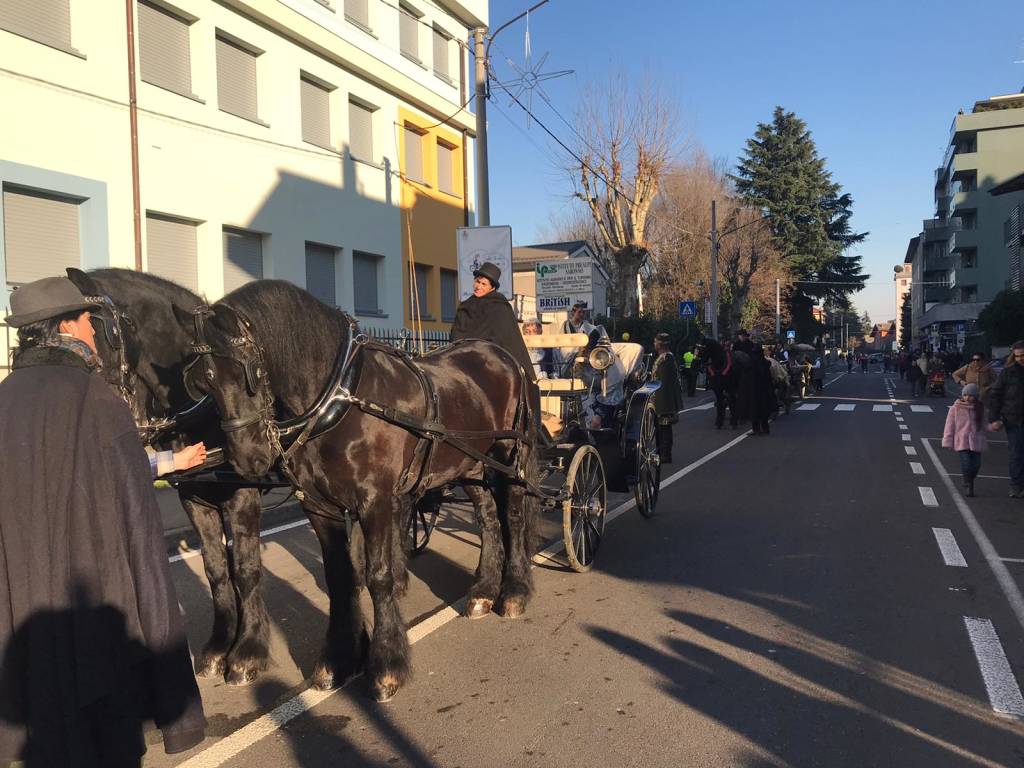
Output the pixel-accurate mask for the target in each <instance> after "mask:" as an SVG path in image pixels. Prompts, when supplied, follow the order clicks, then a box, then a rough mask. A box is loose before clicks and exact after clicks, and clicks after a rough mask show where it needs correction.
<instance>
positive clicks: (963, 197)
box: [949, 189, 981, 216]
mask: <svg viewBox="0 0 1024 768" xmlns="http://www.w3.org/2000/svg"><path fill="white" fill-rule="evenodd" d="M953 192H954V194H953V196H952V199H951V200H950V201H949V215H950V216H953V215H954V214H955V213H956V212H957V211H958V210H961V209H967V210H975V209H977V208H978V199H979V198H978V195H979V194H981V193H980V190H977V189H971V190H967V191H964V190H962V189H958V190H953Z"/></svg>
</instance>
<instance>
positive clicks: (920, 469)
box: [910, 461, 924, 475]
mask: <svg viewBox="0 0 1024 768" xmlns="http://www.w3.org/2000/svg"><path fill="white" fill-rule="evenodd" d="M910 471H911V472H913V473H914V474H915V475H923V474H924V466H923V465H922V464H921V462H919V461H912V462H910Z"/></svg>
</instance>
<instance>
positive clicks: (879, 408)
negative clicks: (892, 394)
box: [871, 405, 892, 413]
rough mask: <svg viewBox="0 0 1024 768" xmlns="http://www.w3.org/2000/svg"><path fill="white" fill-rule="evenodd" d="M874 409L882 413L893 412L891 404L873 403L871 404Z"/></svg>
mask: <svg viewBox="0 0 1024 768" xmlns="http://www.w3.org/2000/svg"><path fill="white" fill-rule="evenodd" d="M871 410H872V411H880V412H882V413H892V406H891V405H873V406H871Z"/></svg>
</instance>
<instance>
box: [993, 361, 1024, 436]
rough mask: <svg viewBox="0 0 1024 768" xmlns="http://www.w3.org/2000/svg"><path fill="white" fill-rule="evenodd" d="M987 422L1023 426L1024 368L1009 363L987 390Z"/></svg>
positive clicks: (1011, 362)
mask: <svg viewBox="0 0 1024 768" xmlns="http://www.w3.org/2000/svg"><path fill="white" fill-rule="evenodd" d="M986 405H987V407H988V420H989V421H990V422H991V421H1005V422H1007V423H1008V424H1013V425H1016V426H1018V427H1019V426H1022V425H1024V367H1022V366H1019V365H1017V364H1016V363H1015V362H1013V358H1012V357H1011V358H1010V362H1008V363H1007V364H1006V367H1005V368H1003V371H1002V373H1000V374H999V377H998V378H997V379H996V380H995V383H994V384H993V385H992V386H991V387H990V388H989V390H988V402H987V403H986Z"/></svg>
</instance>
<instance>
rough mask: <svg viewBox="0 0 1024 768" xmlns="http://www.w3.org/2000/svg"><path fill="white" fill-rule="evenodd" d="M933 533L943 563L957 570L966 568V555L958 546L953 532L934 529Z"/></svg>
mask: <svg viewBox="0 0 1024 768" xmlns="http://www.w3.org/2000/svg"><path fill="white" fill-rule="evenodd" d="M932 533H933V534H934V535H935V543H936V544H938V545H939V551H940V552H941V553H942V560H943V562H944V563H945V564H946V565H949V566H953V567H955V568H966V567H967V561H966V560H964V553H963V552H961V551H960V547H959V546H957V543H956V539H955V538H954V537H953V532H952V531H951V530H949V528H932Z"/></svg>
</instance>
